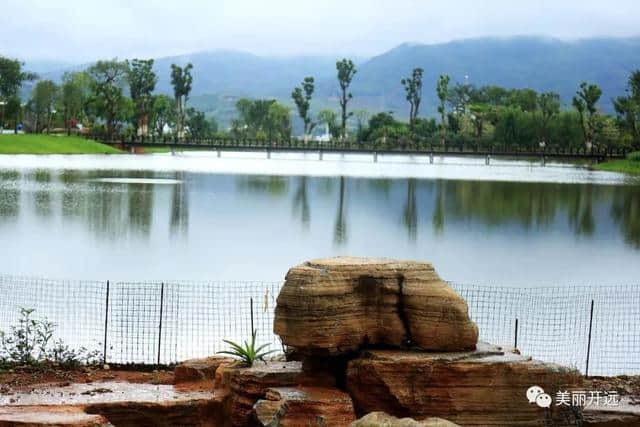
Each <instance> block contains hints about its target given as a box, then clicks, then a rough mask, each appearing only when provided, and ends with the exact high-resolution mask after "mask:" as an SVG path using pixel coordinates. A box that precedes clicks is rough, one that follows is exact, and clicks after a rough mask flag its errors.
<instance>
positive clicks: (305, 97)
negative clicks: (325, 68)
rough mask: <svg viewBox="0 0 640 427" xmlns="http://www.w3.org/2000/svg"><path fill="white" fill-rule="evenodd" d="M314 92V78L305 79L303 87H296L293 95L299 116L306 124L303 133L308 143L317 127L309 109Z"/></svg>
mask: <svg viewBox="0 0 640 427" xmlns="http://www.w3.org/2000/svg"><path fill="white" fill-rule="evenodd" d="M313 90H314V80H313V77H305V78H304V80H303V81H302V84H301V87H296V88H295V89H293V92H292V93H291V97H292V98H293V102H294V103H295V104H296V108H297V109H298V115H299V116H300V118H301V119H302V122H303V123H304V131H303V132H304V140H305V141H307V138H308V137H309V136H310V135H311V132H313V128H314V127H315V126H316V123H314V122H313V120H312V119H311V116H310V115H309V108H310V107H311V97H312V96H313Z"/></svg>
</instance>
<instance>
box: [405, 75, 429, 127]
mask: <svg viewBox="0 0 640 427" xmlns="http://www.w3.org/2000/svg"><path fill="white" fill-rule="evenodd" d="M423 73H424V70H423V69H422V68H414V69H413V72H412V73H411V77H409V78H406V79H402V80H400V83H402V86H404V92H405V98H406V99H407V101H409V128H410V129H411V131H413V130H414V127H415V123H416V119H417V118H418V111H419V109H420V102H421V101H422V74H423Z"/></svg>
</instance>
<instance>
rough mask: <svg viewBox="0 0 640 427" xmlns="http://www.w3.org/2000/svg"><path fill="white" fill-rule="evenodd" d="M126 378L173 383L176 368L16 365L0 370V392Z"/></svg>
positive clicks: (128, 380) (157, 382)
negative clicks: (142, 369) (59, 367)
mask: <svg viewBox="0 0 640 427" xmlns="http://www.w3.org/2000/svg"><path fill="white" fill-rule="evenodd" d="M100 381H124V382H130V383H149V384H173V370H172V369H169V370H167V369H160V370H154V371H139V370H130V369H121V368H120V369H118V368H114V369H103V368H102V367H79V368H75V369H55V368H38V369H36V368H31V367H16V368H13V369H9V370H7V371H3V372H0V393H2V392H3V391H4V390H8V389H13V390H14V391H28V390H29V389H30V388H33V387H34V386H36V385H38V386H40V385H45V384H46V385H52V386H58V387H62V386H65V385H69V384H71V383H81V384H83V383H90V382H100Z"/></svg>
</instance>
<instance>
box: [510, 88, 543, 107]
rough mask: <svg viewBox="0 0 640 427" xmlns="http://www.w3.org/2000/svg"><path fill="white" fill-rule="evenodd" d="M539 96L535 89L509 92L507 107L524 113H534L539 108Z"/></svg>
mask: <svg viewBox="0 0 640 427" xmlns="http://www.w3.org/2000/svg"><path fill="white" fill-rule="evenodd" d="M538 101H539V99H538V94H537V92H536V91H535V90H533V89H514V90H512V91H510V92H509V95H508V99H507V100H506V102H507V105H509V106H514V107H518V108H520V109H521V110H522V111H525V112H529V113H533V112H535V111H536V109H537V107H538Z"/></svg>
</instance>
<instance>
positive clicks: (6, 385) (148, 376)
mask: <svg viewBox="0 0 640 427" xmlns="http://www.w3.org/2000/svg"><path fill="white" fill-rule="evenodd" d="M101 381H123V382H130V383H148V384H174V374H173V369H171V368H164V369H157V370H149V369H145V370H136V369H135V368H126V369H125V368H122V367H114V368H110V369H103V368H102V367H79V368H75V369H71V370H68V369H51V368H48V369H34V368H28V367H16V368H14V369H11V370H7V371H3V372H0V393H3V392H4V393H6V392H8V391H9V390H12V391H30V390H33V389H34V388H36V386H42V385H47V386H57V387H62V386H66V385H69V384H71V383H90V382H101ZM212 386H213V382H212V381H199V382H198V383H192V384H189V383H187V384H183V385H182V387H184V388H186V389H194V390H195V389H201V388H203V387H204V388H209V387H212ZM583 386H584V388H585V390H607V391H609V390H615V391H617V392H618V394H619V395H620V396H628V397H630V400H631V403H632V404H635V405H640V376H618V377H589V378H585V379H584V384H583Z"/></svg>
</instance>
